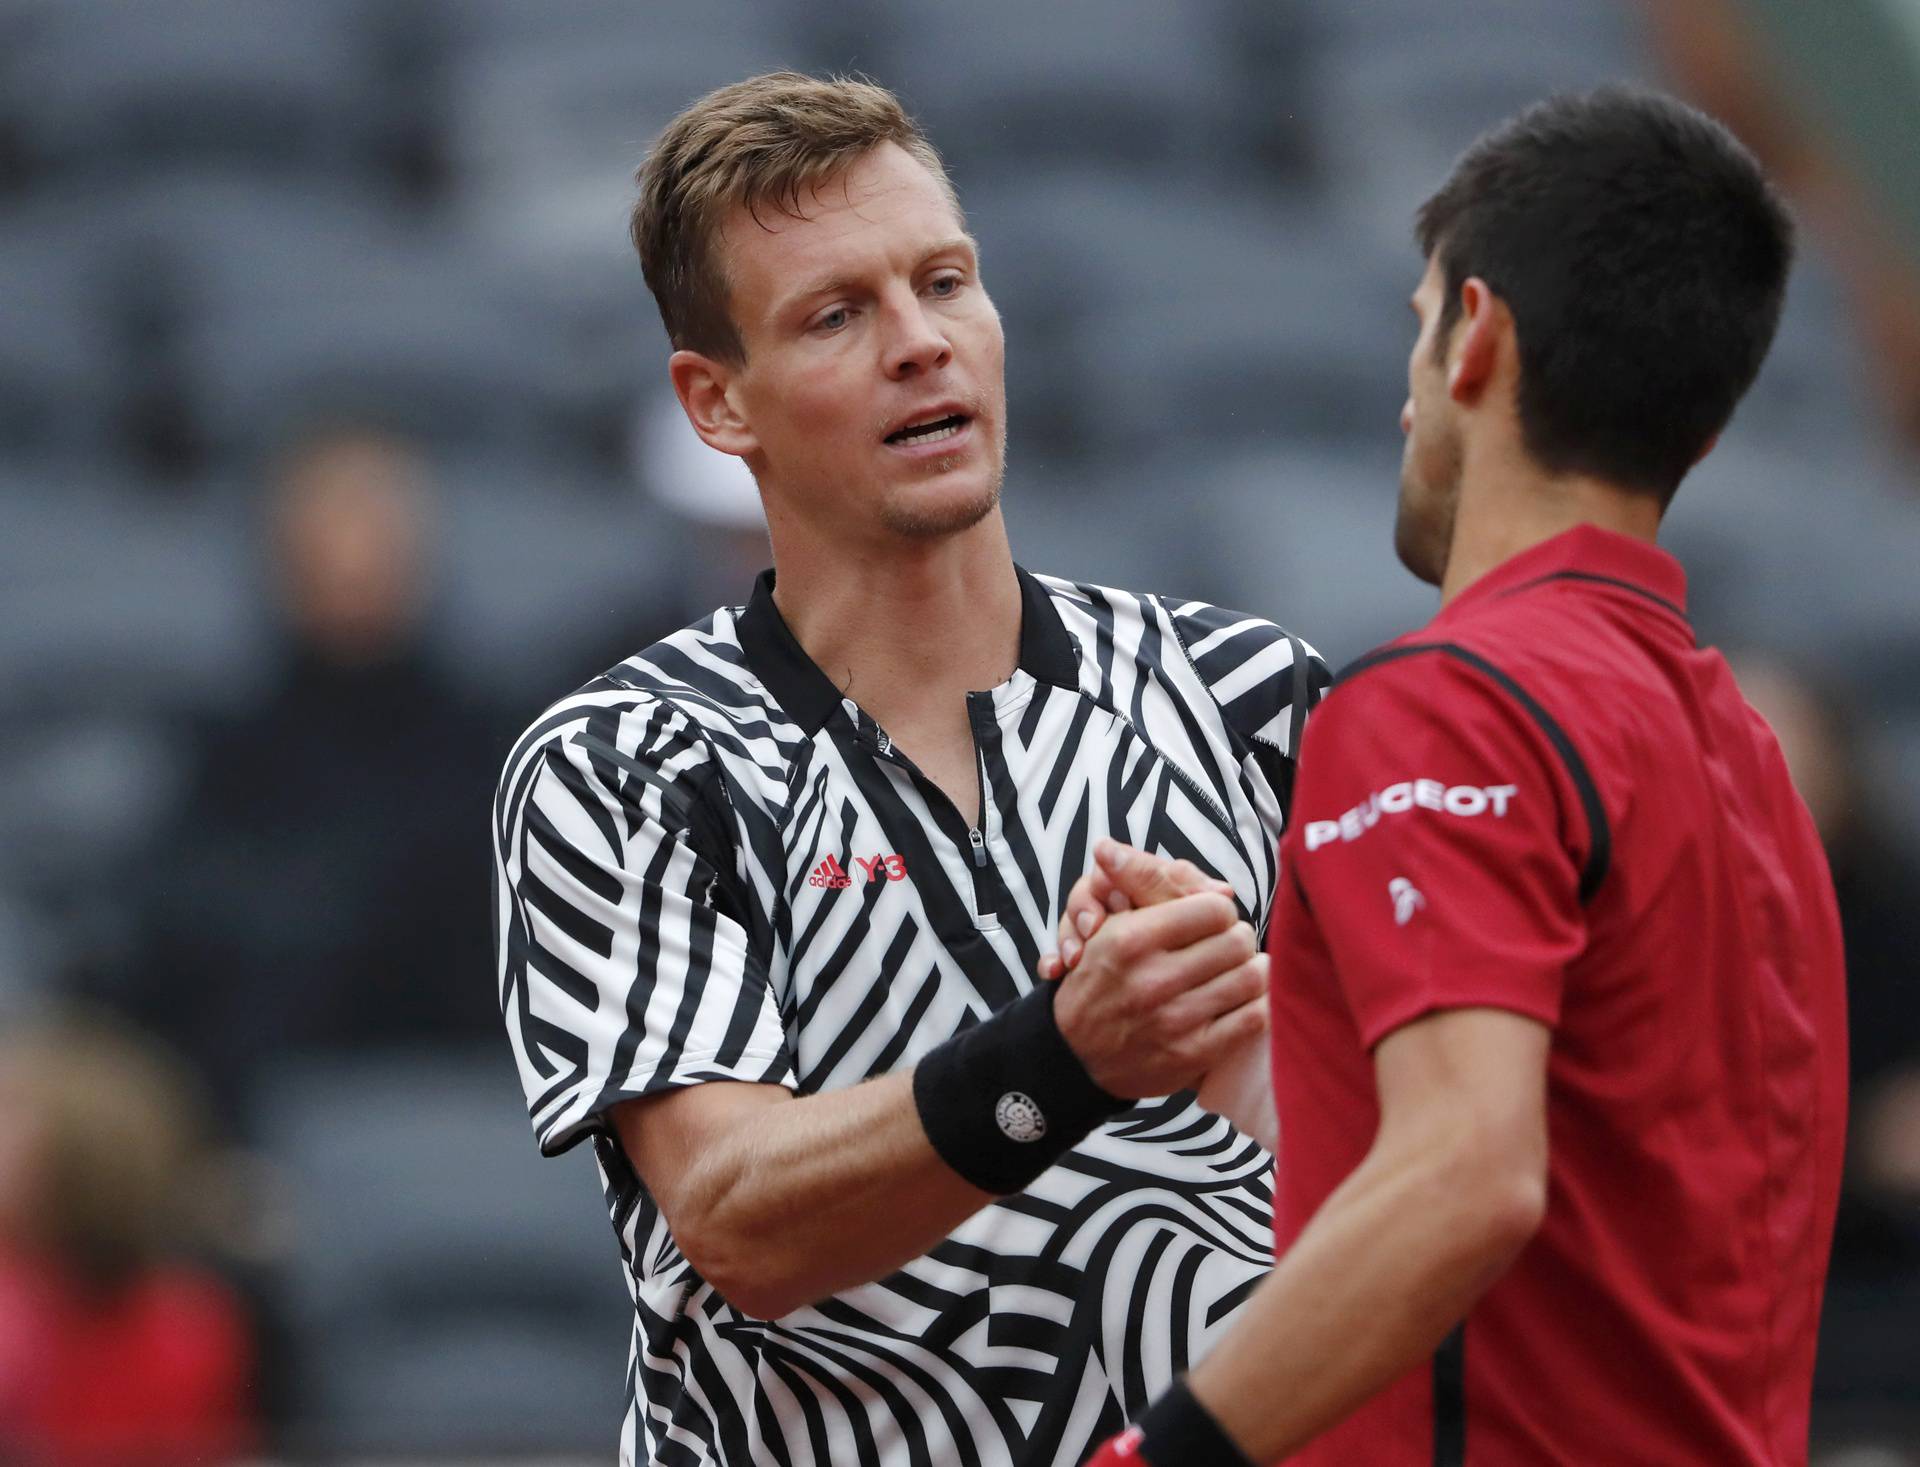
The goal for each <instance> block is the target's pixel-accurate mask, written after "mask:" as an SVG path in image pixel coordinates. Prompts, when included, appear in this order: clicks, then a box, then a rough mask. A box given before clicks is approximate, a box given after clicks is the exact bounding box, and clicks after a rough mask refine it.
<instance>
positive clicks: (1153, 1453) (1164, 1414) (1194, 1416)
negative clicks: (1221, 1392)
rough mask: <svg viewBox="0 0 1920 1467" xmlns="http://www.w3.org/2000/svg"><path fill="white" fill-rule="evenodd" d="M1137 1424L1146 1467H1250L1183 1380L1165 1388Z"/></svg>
mask: <svg viewBox="0 0 1920 1467" xmlns="http://www.w3.org/2000/svg"><path fill="white" fill-rule="evenodd" d="M1137 1424H1138V1425H1139V1427H1140V1458H1141V1460H1142V1461H1144V1462H1146V1463H1148V1464H1149V1467H1254V1464H1253V1462H1252V1461H1251V1460H1249V1458H1248V1457H1247V1454H1246V1453H1245V1452H1243V1451H1241V1450H1240V1448H1239V1446H1238V1445H1236V1444H1235V1442H1234V1440H1233V1438H1232V1437H1230V1436H1228V1435H1227V1434H1226V1432H1224V1431H1223V1430H1221V1428H1220V1423H1219V1422H1217V1421H1215V1420H1214V1419H1213V1416H1212V1415H1211V1413H1209V1412H1208V1410H1207V1408H1206V1407H1205V1406H1202V1405H1201V1404H1200V1403H1199V1402H1198V1401H1196V1400H1195V1399H1194V1398H1193V1392H1192V1391H1190V1390H1188V1389H1187V1383H1186V1382H1185V1381H1184V1380H1176V1381H1175V1382H1174V1383H1173V1384H1172V1385H1171V1386H1169V1387H1168V1388H1167V1393H1166V1394H1165V1395H1163V1396H1162V1397H1161V1398H1160V1399H1159V1400H1157V1401H1155V1402H1154V1403H1153V1404H1152V1405H1151V1406H1149V1407H1147V1414H1146V1415H1144V1416H1142V1417H1141V1418H1140V1420H1139V1422H1138V1423H1137Z"/></svg>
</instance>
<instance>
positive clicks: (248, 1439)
mask: <svg viewBox="0 0 1920 1467" xmlns="http://www.w3.org/2000/svg"><path fill="white" fill-rule="evenodd" d="M199 1147H200V1127H199V1125H198V1117H197V1115H196V1106H195V1104H194V1101H193V1096H192V1091H191V1088H190V1087H189V1086H188V1084H187V1083H186V1081H185V1079H184V1077H183V1076H182V1075H181V1074H180V1073H179V1072H178V1071H177V1070H176V1069H175V1068H174V1067H173V1066H172V1065H171V1064H170V1063H169V1062H168V1061H166V1060H165V1059H163V1058H162V1057H161V1056H160V1055H158V1054H157V1053H156V1052H155V1051H153V1050H152V1049H151V1048H149V1047H148V1046H146V1045H145V1044H143V1043H142V1042H140V1041H138V1040H136V1039H134V1038H132V1037H131V1036H129V1035H126V1034H122V1033H118V1032H115V1031H113V1030H110V1029H104V1028H98V1027H91V1026H87V1025H83V1024H79V1023H73V1022H68V1023H61V1024H54V1025H44V1026H41V1027H38V1028H34V1029H30V1030H29V1029H22V1030H16V1031H14V1032H13V1033H11V1034H10V1035H9V1036H8V1037H7V1038H6V1039H5V1040H4V1041H0V1460H4V1461H6V1462H8V1463H10V1464H17V1467H122V1464H125V1467H135V1464H137V1467H171V1464H182V1467H184V1464H186V1463H189V1462H191V1463H195V1464H203V1467H214V1464H218V1463H222V1462H227V1461H230V1460H232V1459H233V1458H234V1457H235V1456H236V1455H237V1454H239V1453H240V1452H241V1451H243V1450H245V1449H246V1448H247V1447H248V1446H250V1445H251V1443H252V1441H253V1438H254V1435H255V1433H254V1425H253V1421H252V1412H251V1408H250V1403H249V1379H250V1371H251V1355H252V1348H251V1343H250V1339H249V1329H248V1326H247V1323H246V1320H245V1317H244V1314H243V1311H242V1310H241V1307H240V1305H239V1303H238V1301H237V1300H236V1298H235V1297H234V1295H233V1294H232V1293H230V1292H229V1290H228V1289H227V1288H226V1286H225V1285H224V1284H222V1283H221V1282H220V1280H219V1279H218V1278H216V1277H215V1276H214V1275H213V1274H211V1273H210V1272H208V1271H206V1270H205V1269H203V1268H200V1267H197V1266H195V1265H192V1264H190V1263H187V1262H184V1261H182V1259H181V1256H180V1255H181V1252H182V1250H183V1248H184V1246H185V1244H186V1243H187V1242H188V1240H189V1238H190V1237H191V1235H192V1233H193V1231H194V1227H193V1221H194V1219H193V1213H192V1211H191V1208H192V1205H193V1199H194V1197H195V1193H196V1187H195V1184H196V1181H197V1180H198V1177H199V1170H200V1169H199V1168H197V1167H196V1163H197V1162H198V1161H199V1160H200V1157H201V1152H200V1149H199Z"/></svg>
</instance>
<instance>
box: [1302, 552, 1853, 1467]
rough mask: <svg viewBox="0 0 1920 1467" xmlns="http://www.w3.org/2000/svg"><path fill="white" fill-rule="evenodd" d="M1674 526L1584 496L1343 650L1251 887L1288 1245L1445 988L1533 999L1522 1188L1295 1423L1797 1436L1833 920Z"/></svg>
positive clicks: (1524, 1003)
mask: <svg viewBox="0 0 1920 1467" xmlns="http://www.w3.org/2000/svg"><path fill="white" fill-rule="evenodd" d="M1685 596H1686V578H1685V574H1684V573H1683V572H1682V570H1681V568H1680V566H1679V563H1678V562H1677V561H1675V560H1674V559H1673V558H1672V557H1671V556H1669V555H1667V554H1666V553H1665V552H1664V551H1662V550H1659V549H1658V548H1656V547H1654V546H1652V545H1649V544H1646V543H1644V542H1641V541H1637V540H1632V539H1629V538H1626V537H1623V536H1618V535H1614V534H1611V533H1608V532H1606V531H1602V530H1599V529H1595V528H1592V527H1582V528H1579V529H1575V530H1572V531H1569V532H1568V533H1566V534H1563V535H1560V536H1558V537H1556V538H1555V539H1553V540H1550V541H1548V542H1546V543H1545V544H1542V545H1539V546H1536V547H1534V548H1533V549H1531V550H1529V551H1526V552H1525V553H1523V554H1521V555H1518V556H1515V557H1514V558H1513V559H1511V560H1509V561H1507V562H1506V563H1505V564H1503V565H1501V566H1499V567H1498V568H1497V569H1495V570H1493V571H1492V572H1490V573H1489V574H1487V575H1486V576H1485V577H1483V578H1482V579H1481V580H1479V581H1477V582H1475V583H1474V584H1473V585H1472V586H1470V587H1469V588H1467V589H1466V590H1465V591H1463V592H1461V593H1460V594H1459V595H1458V596H1456V597H1455V598H1454V600H1453V601H1452V603H1451V604H1449V605H1448V606H1447V608H1446V609H1445V610H1444V611H1442V612H1441V613H1440V615H1439V616H1438V617H1436V618H1435V619H1434V620H1433V621H1432V622H1431V623H1429V624H1428V626H1427V627H1426V628H1425V629H1424V630H1422V631H1420V632H1417V633H1414V634H1412V635H1410V636H1408V637H1405V638H1402V639H1400V640H1399V641H1397V642H1394V643H1390V644H1389V645H1388V646H1387V647H1385V648H1383V649H1381V650H1380V651H1378V652H1375V653H1374V654H1372V655H1371V656H1369V657H1367V658H1364V659H1362V660H1361V661H1360V662H1359V663H1357V664H1355V666H1354V667H1353V668H1351V669H1349V670H1348V672H1347V673H1345V674H1343V676H1342V678H1341V680H1340V681H1339V682H1338V683H1337V684H1336V686H1335V688H1334V690H1333V691H1332V692H1331V693H1330V694H1329V695H1328V697H1327V699H1326V701H1325V703H1324V704H1323V705H1322V707H1321V708H1320V710H1319V711H1318V712H1316V713H1315V714H1314V716H1313V718H1312V719H1310V720H1309V721H1308V725H1307V734H1306V740H1305V744H1304V752H1303V754H1302V756H1301V760H1300V775H1299V785H1298V788H1297V790H1296V792H1295V798H1294V810H1293V817H1292V819H1291V820H1290V821H1289V823H1288V828H1287V834H1286V838H1285V840H1284V842H1283V844H1282V859H1283V863H1284V869H1285V871H1286V872H1287V873H1288V879H1287V880H1285V881H1283V883H1282V892H1281V896H1280V900H1279V905H1278V907H1277V911H1276V917H1275V920H1274V924H1273V943H1272V946H1273V951H1274V954H1275V963H1274V993H1273V1020H1274V1022H1273V1035H1274V1041H1273V1043H1274V1089H1275V1093H1276V1099H1277V1101H1278V1107H1279V1114H1280V1138H1281V1139H1280V1158H1279V1160H1280V1165H1279V1173H1278V1183H1279V1193H1278V1196H1277V1198H1276V1218H1275V1230H1276V1234H1277V1243H1278V1247H1279V1249H1280V1250H1281V1251H1284V1250H1285V1249H1286V1248H1287V1247H1288V1246H1289V1245H1290V1244H1291V1243H1292V1242H1293V1240H1294V1238H1295V1237H1297V1236H1298V1235H1299V1233H1300V1231H1301V1229H1302V1228H1303V1227H1304V1226H1305V1225H1306V1223H1307V1221H1308V1219H1309V1218H1311V1217H1312V1216H1313V1214H1314V1213H1315V1211H1317V1210H1318V1209H1319V1207H1320V1205H1321V1203H1322V1202H1324V1201H1325V1200H1326V1197H1327V1195H1328V1193H1330V1192H1332V1191H1333V1189H1334V1188H1335V1187H1336V1186H1337V1185H1338V1184H1339V1183H1340V1182H1341V1180H1342V1179H1344V1178H1345V1177H1346V1176H1347V1174H1348V1173H1350V1172H1351V1171H1352V1170H1353V1169H1354V1168H1355V1167H1356V1166H1357V1165H1358V1164H1359V1162H1360V1161H1361V1159H1362V1157H1363V1156H1364V1155H1365V1153H1366V1151H1367V1148H1368V1146H1369V1144H1370V1143H1371V1141H1372V1139H1373V1135H1374V1132H1375V1130H1376V1129H1377V1127H1378V1122H1379V1109H1378V1104H1377V1101H1376V1096H1375V1090H1374V1078H1373V1069H1372V1062H1371V1059H1370V1051H1371V1049H1372V1047H1373V1046H1374V1045H1375V1044H1377V1043H1378V1042H1379V1041H1380V1040H1381V1039H1382V1038H1383V1037H1384V1036H1385V1035H1387V1034H1388V1033H1390V1032H1392V1031H1393V1030H1394V1029H1396V1028H1398V1027H1399V1026H1401V1025H1403V1024H1407V1023H1410V1022H1412V1021H1414V1020H1416V1019H1419V1018H1420V1017H1421V1016H1422V1015H1424V1014H1428V1013H1431V1012H1433V1011H1435V1010H1439V1009H1448V1008H1460V1007H1478V1006H1485V1007H1493V1008H1500V1009H1507V1010H1511V1011H1513V1012H1516V1013H1520V1014H1525V1015H1527V1016H1529V1017H1531V1018H1534V1019H1537V1020H1539V1021H1540V1022H1541V1023H1543V1024H1545V1025H1548V1026H1549V1027H1550V1028H1551V1029H1552V1031H1553V1042H1552V1046H1551V1050H1550V1058H1549V1062H1548V1099H1547V1105H1548V1135H1549V1146H1550V1161H1549V1167H1550V1171H1549V1184H1548V1202H1547V1211H1546V1218H1545V1221H1544V1222H1543V1224H1542V1225H1541V1228H1540V1231H1539V1232H1538V1234H1536V1236H1535V1237H1534V1239H1533V1241H1532V1242H1531V1243H1530V1244H1529V1245H1528V1246H1527V1248H1526V1250H1525V1251H1524V1252H1523V1253H1522V1254H1521V1256H1520V1258H1519V1259H1518V1261H1517V1262H1516V1263H1515V1264H1514V1265H1513V1267H1512V1268H1511V1269H1510V1270H1509V1271H1508V1272H1507V1273H1506V1274H1505V1275H1504V1276H1503V1277H1502V1278H1501V1279H1500V1280H1499V1281H1498V1282H1497V1283H1496V1284H1494V1286H1493V1287H1492V1288H1491V1289H1490V1290H1488V1292H1487V1293H1486V1294H1485V1295H1483V1296H1482V1298H1481V1299H1480V1301H1479V1302H1478V1303H1477V1304H1476V1305H1475V1306H1474V1308H1473V1311H1472V1313H1471V1314H1469V1316H1468V1317H1467V1319H1466V1321H1465V1323H1464V1324H1463V1325H1462V1326H1461V1328H1460V1329H1459V1330H1458V1331H1456V1332H1455V1334H1454V1335H1453V1337H1451V1338H1450V1339H1449V1340H1448V1341H1447V1343H1446V1344H1445V1345H1444V1346H1443V1347H1442V1348H1441V1350H1440V1351H1439V1353H1438V1354H1437V1355H1436V1357H1435V1358H1434V1360H1433V1361H1432V1362H1431V1363H1430V1364H1427V1365H1423V1366H1422V1367H1421V1368H1420V1369H1418V1370H1415V1371H1413V1372H1411V1373H1409V1374H1408V1375H1407V1376H1405V1377H1404V1378H1402V1379H1401V1380H1399V1381H1397V1382H1396V1383H1394V1384H1393V1385H1391V1386H1389V1387H1387V1388H1386V1389H1385V1390H1384V1391H1382V1392H1381V1393H1380V1394H1379V1395H1377V1396H1376V1397H1374V1398H1373V1399H1372V1400H1371V1401H1370V1402H1369V1403H1368V1404H1367V1405H1365V1406H1364V1407H1363V1408H1361V1410H1360V1411H1359V1412H1358V1413H1357V1414H1356V1415H1354V1416H1353V1417H1351V1418H1349V1419H1348V1420H1347V1421H1346V1422H1345V1423H1343V1424H1342V1425H1340V1426H1339V1427H1337V1428H1335V1429H1334V1430H1332V1431H1330V1432H1328V1433H1326V1434H1325V1435H1324V1436H1322V1437H1321V1438H1320V1439H1319V1440H1317V1441H1316V1442H1314V1443H1313V1444H1312V1445H1311V1446H1310V1447H1308V1448H1307V1449H1305V1450H1304V1451H1302V1452H1301V1453H1299V1454H1298V1455H1297V1456H1295V1457H1294V1458H1292V1459H1290V1460H1291V1461H1293V1462H1295V1463H1302V1464H1335V1463H1338V1464H1343V1467H1344V1464H1352V1463H1361V1462H1364V1463H1367V1464H1369V1467H1412V1464H1421V1467H1426V1464H1462V1463H1465V1464H1471V1467H1523V1464H1524V1467H1540V1464H1544V1463H1568V1464H1581V1467H1590V1464H1593V1463H1597V1462H1609V1463H1614V1462H1617V1463H1659V1464H1678V1463H1688V1464H1693V1463H1700V1464H1706V1463H1712V1464H1715V1467H1726V1464H1738V1463H1766V1464H1782V1463H1797V1462H1804V1461H1805V1460H1806V1455H1807V1430H1808V1424H1807V1416H1808V1398H1809V1396H1810V1393H1811V1387H1812V1377H1813V1355H1814V1333H1815V1327H1816V1325H1817V1323H1818V1319H1819V1311H1820V1293H1821V1286H1822V1283H1823V1280H1824V1278H1825V1274H1826V1264H1827V1253H1828V1246H1829V1243H1830V1240H1831V1236H1832V1226H1833V1214H1834V1207H1835V1202H1836V1198H1837V1195H1838V1191H1839V1178H1840V1162H1841V1149H1842V1144H1843V1133H1844V1128H1845V1109H1846V1027H1845V1023H1846V1020H1845V997H1844V974H1843V968H1842V960H1841V947H1840V926H1839V920H1838V917H1837V915H1836V913H1835V909H1834V901H1833V887H1832V883H1831V880H1830V878H1829V876H1828V874H1827V866H1826V860H1825V857H1824V855H1823V854H1822V852H1821V849H1820V845H1819V842H1818V839H1817V837H1816V836H1815V834H1814V829H1813V824H1812V822H1811V820H1810V819H1809V818H1808V816H1807V813H1806V810H1805V807H1804V806H1803V805H1802V804H1801V802H1800V800H1799V797H1798V796H1797V795H1796V794H1795V793H1794V790H1793V787H1792V785H1791V784H1790V783H1789V781H1788V777H1787V769H1786V764H1785V762H1784V761H1783V760H1782V758H1781V756H1780V751H1779V748H1778V746H1777V745H1776V744H1775V742H1774V739H1773V736H1772V734H1771V733H1770V732H1769V731H1768V729H1767V727H1766V725H1765V724H1764V723H1763V722H1762V721H1761V720H1760V718H1759V716H1758V715H1757V714H1755V713H1754V712H1753V711H1752V710H1751V709H1749V708H1748V707H1747V705H1746V703H1745V701H1744V700H1743V699H1742V698H1741V696H1740V694H1739V692H1738V690H1737V689H1736V688H1735V686H1734V682H1733V678H1732V676H1731V675H1730V674H1729V672H1728V670H1727V666H1726V663H1725V662H1724V661H1723V660H1722V659H1721V657H1720V656H1719V655H1718V654H1717V653H1714V652H1711V651H1703V650H1700V649H1699V648H1698V647H1696V645H1695V643H1694V637H1693V631H1692V629H1691V627H1690V626H1689V625H1688V622H1687V617H1686V613H1685V610H1684V609H1683V608H1684V601H1685Z"/></svg>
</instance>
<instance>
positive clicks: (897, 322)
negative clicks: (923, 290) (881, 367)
mask: <svg viewBox="0 0 1920 1467" xmlns="http://www.w3.org/2000/svg"><path fill="white" fill-rule="evenodd" d="M890 316H891V320H890V323H889V324H890V327H891V329H890V330H889V332H888V336H887V347H886V352H887V361H886V366H887V375H888V376H889V377H892V378H895V379H899V378H903V377H912V376H915V375H916V374H920V373H925V372H932V371H936V370H938V369H939V368H941V367H944V366H946V365H947V363H948V362H950V361H952V360H953V344H952V343H951V342H950V341H948V340H947V333H946V332H945V331H944V330H942V329H941V327H940V323H939V322H937V321H935V320H934V319H933V318H932V317H930V316H929V315H928V314H927V311H926V308H925V307H924V306H923V305H922V304H921V302H920V301H919V299H918V298H915V299H914V301H913V302H912V303H911V304H909V305H902V306H899V307H896V308H895V309H894V310H893V311H892V312H890Z"/></svg>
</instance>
